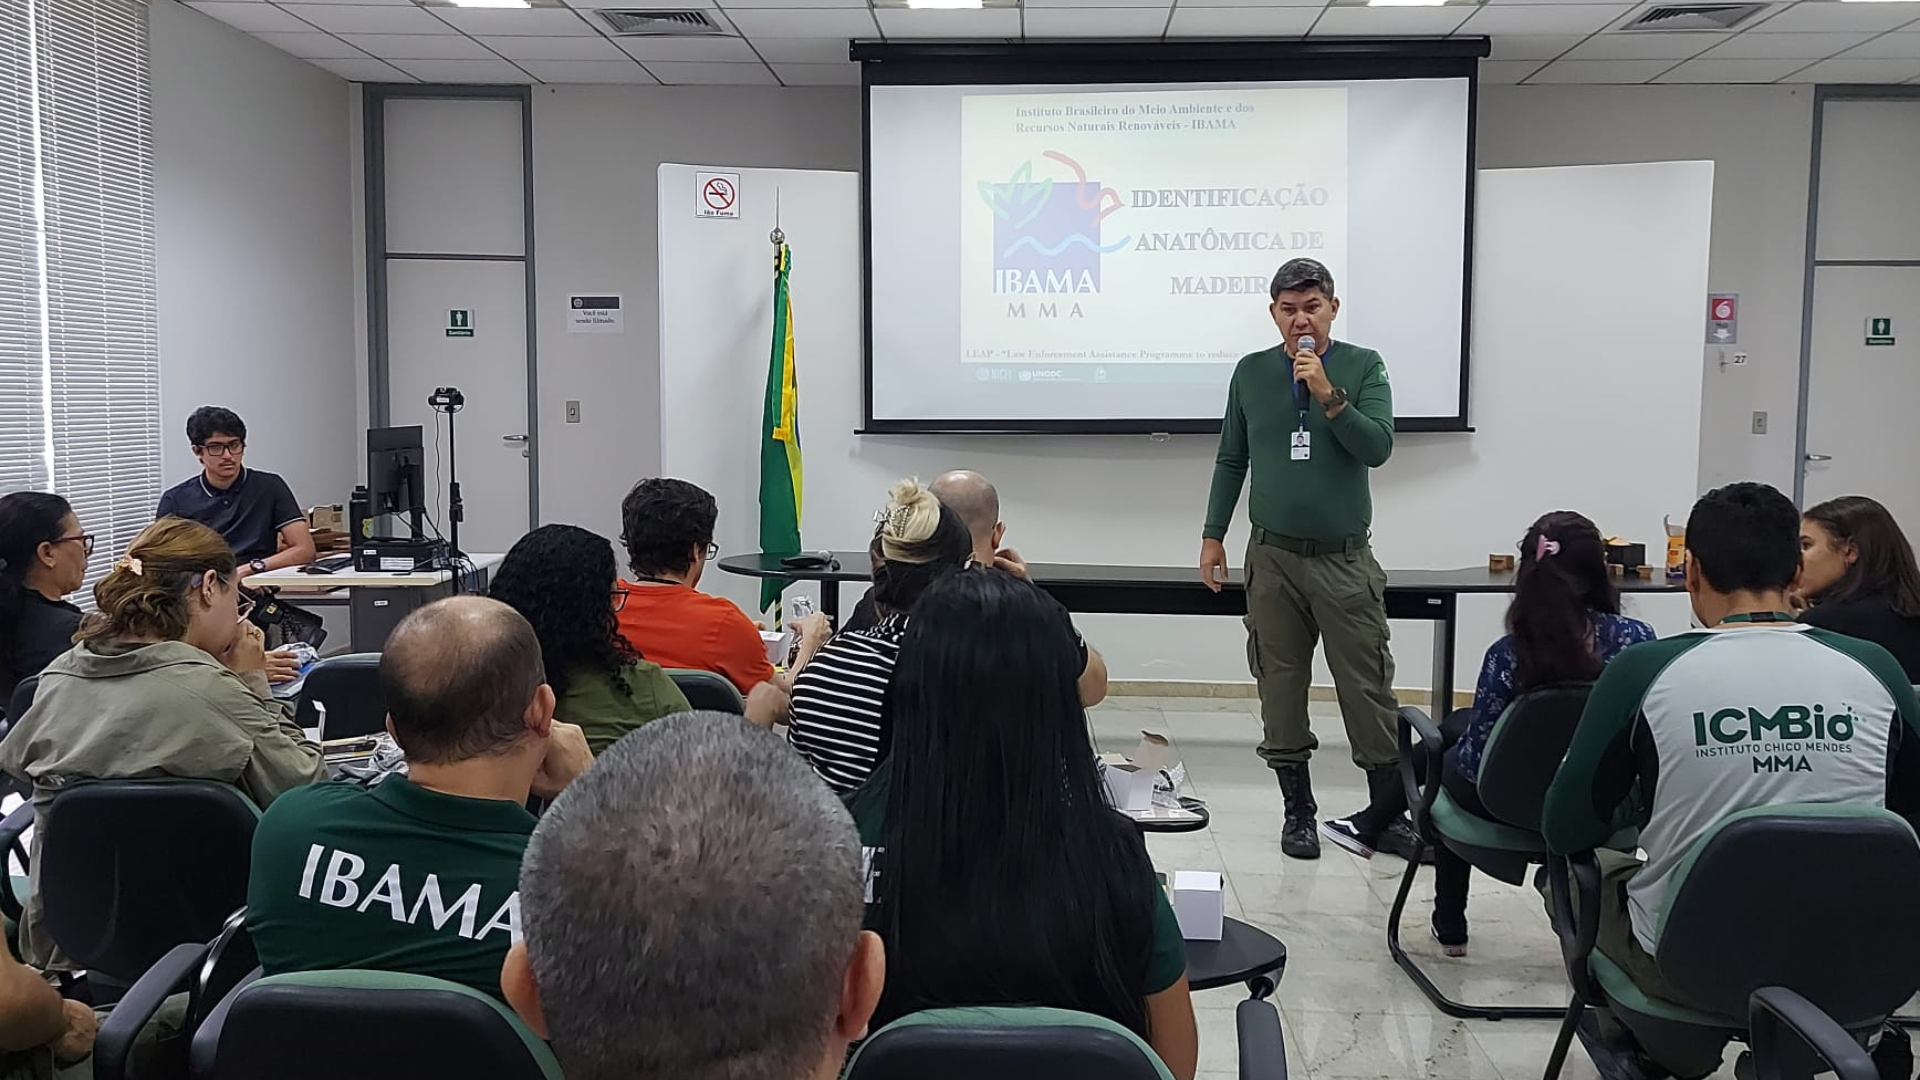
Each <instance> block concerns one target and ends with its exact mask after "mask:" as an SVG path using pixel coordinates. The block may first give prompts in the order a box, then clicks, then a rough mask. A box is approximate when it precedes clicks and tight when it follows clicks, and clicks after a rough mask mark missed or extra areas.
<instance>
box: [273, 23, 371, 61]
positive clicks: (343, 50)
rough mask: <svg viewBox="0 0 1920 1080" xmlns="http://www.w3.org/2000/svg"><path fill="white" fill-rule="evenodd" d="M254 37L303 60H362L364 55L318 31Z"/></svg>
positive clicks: (331, 36)
mask: <svg viewBox="0 0 1920 1080" xmlns="http://www.w3.org/2000/svg"><path fill="white" fill-rule="evenodd" d="M253 36H254V37H257V38H259V39H260V40H261V41H264V42H266V43H267V44H269V45H271V46H273V47H274V48H276V49H279V50H280V51H281V52H283V53H287V54H288V55H290V56H298V57H300V58H301V59H303V60H364V59H366V55H367V54H366V53H363V52H361V51H360V50H359V49H356V48H354V47H353V46H351V45H349V44H347V43H346V42H344V41H341V40H340V39H339V38H337V37H334V36H333V35H332V34H323V33H321V32H319V31H318V30H315V31H312V32H310V33H304V34H273V33H266V34H255V35H253Z"/></svg>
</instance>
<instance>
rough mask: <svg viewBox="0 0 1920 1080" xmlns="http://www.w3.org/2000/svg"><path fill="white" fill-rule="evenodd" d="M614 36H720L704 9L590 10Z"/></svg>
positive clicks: (724, 32) (722, 31)
mask: <svg viewBox="0 0 1920 1080" xmlns="http://www.w3.org/2000/svg"><path fill="white" fill-rule="evenodd" d="M594 14H595V15H598V16H600V21H601V22H604V23H606V24H607V30H608V31H609V32H610V33H612V34H613V36H614V37H724V36H726V35H727V31H726V30H724V29H722V28H721V26H720V24H719V23H716V22H714V21H713V20H712V19H711V18H708V16H707V13H706V12H704V11H672V10H641V9H627V8H607V9H601V10H598V11H595V12H594Z"/></svg>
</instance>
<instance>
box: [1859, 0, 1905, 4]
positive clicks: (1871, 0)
mask: <svg viewBox="0 0 1920 1080" xmlns="http://www.w3.org/2000/svg"><path fill="white" fill-rule="evenodd" d="M1843 2H1844V3H1849V4H1911V3H1913V2H1914V0H1843Z"/></svg>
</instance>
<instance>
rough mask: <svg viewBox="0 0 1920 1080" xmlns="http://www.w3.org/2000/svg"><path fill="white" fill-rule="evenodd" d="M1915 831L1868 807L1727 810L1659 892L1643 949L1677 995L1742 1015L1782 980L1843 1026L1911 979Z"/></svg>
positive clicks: (1913, 985)
mask: <svg viewBox="0 0 1920 1080" xmlns="http://www.w3.org/2000/svg"><path fill="white" fill-rule="evenodd" d="M1916 910H1920V841H1916V840H1915V838H1914V833H1913V829H1912V828H1911V827H1909V826H1908V825H1907V823H1906V822H1904V821H1902V820H1901V819H1900V818H1899V817H1898V816H1897V815H1894V814H1892V813H1889V812H1887V811H1885V810H1879V809H1876V808H1873V807H1856V806H1832V805H1829V806H1772V807H1761V808H1758V809H1753V810H1742V811H1740V812H1738V813H1735V814H1731V815H1729V816H1728V817H1727V819H1726V820H1725V821H1723V822H1721V823H1720V825H1719V826H1717V827H1716V828H1715V830H1714V831H1713V832H1711V833H1709V834H1707V836H1705V837H1704V838H1702V840H1701V841H1700V843H1699V844H1698V845H1697V846H1696V847H1695V848H1694V851H1693V853H1692V862H1691V864H1686V863H1683V864H1682V865H1681V867H1680V869H1679V870H1678V871H1676V874H1675V880H1674V881H1673V882H1672V884H1671V887H1670V891H1669V892H1668V894H1667V910H1666V914H1665V921H1664V923H1663V924H1662V926H1661V929H1660V948H1659V952H1658V955H1657V956H1656V959H1657V960H1658V962H1659V964H1660V972H1661V974H1662V975H1663V976H1665V978H1666V980H1667V982H1668V983H1669V984H1670V985H1671V986H1672V987H1673V989H1674V990H1675V992H1676V993H1677V994H1679V995H1681V996H1682V997H1683V998H1684V1002H1683V1003H1685V1004H1690V1005H1693V1006H1696V1007H1698V1008H1703V1009H1707V1010H1709V1011H1711V1012H1716V1013H1720V1014H1722V1015H1726V1016H1741V1017H1744V1016H1746V1015H1747V1006H1748V999H1749V998H1750V997H1751V996H1752V995H1753V992H1754V991H1755V990H1758V989H1760V988H1762V987H1766V986H1784V987H1787V988H1788V989H1791V990H1793V991H1794V992H1796V993H1798V994H1800V995H1802V996H1803V997H1805V998H1806V999H1807V1000H1809V1001H1811V1002H1813V1003H1814V1004H1815V1005H1816V1006H1818V1007H1819V1008H1820V1009H1822V1010H1824V1011H1825V1012H1826V1013H1827V1015H1829V1016H1831V1017H1833V1018H1834V1019H1835V1020H1836V1021H1838V1022H1839V1023H1840V1024H1841V1025H1842V1026H1844V1027H1849V1028H1851V1027H1854V1026H1857V1025H1858V1024H1860V1023H1861V1022H1863V1021H1867V1020H1875V1019H1878V1018H1880V1017H1883V1016H1886V1015H1888V1014H1889V1013H1891V1012H1893V1010H1894V1009H1896V1008H1898V1007H1899V1006H1900V1005H1901V1004H1902V1003H1903V1002H1905V1001H1906V1000H1907V998H1908V997H1910V996H1912V994H1913V992H1914V990H1915V989H1917V988H1920V920H1915V919H1914V917H1913V913H1914V912H1915V911H1916Z"/></svg>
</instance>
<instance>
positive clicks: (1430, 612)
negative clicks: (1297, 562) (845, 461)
mask: <svg viewBox="0 0 1920 1080" xmlns="http://www.w3.org/2000/svg"><path fill="white" fill-rule="evenodd" d="M832 555H833V558H834V563H833V565H831V566H828V567H816V568H811V569H796V568H794V567H790V566H786V565H784V564H782V563H781V561H780V560H781V556H778V555H768V554H766V553H764V552H755V553H753V554H750V555H733V556H729V557H727V558H724V559H721V560H720V569H721V570H724V571H726V572H727V573H730V574H740V575H744V576H746V577H754V578H786V579H788V580H791V581H817V582H819V583H820V608H821V610H822V611H823V612H825V613H826V614H827V615H828V616H830V617H831V618H833V620H834V622H835V624H836V625H837V624H838V623H839V621H840V620H839V617H840V586H841V585H843V584H845V583H847V582H865V581H868V580H870V579H871V576H872V575H871V573H870V569H871V566H872V561H871V558H870V557H869V556H868V554H867V553H866V552H864V551H836V552H832ZM1027 572H1028V574H1029V575H1030V576H1031V577H1032V578H1033V583H1034V584H1035V585H1038V586H1040V587H1041V588H1042V589H1045V590H1046V591H1047V592H1048V593H1050V594H1052V596H1053V597H1054V599H1056V600H1059V601H1060V603H1061V604H1063V605H1065V606H1066V609H1067V610H1068V611H1071V612H1074V613H1076V614H1087V615H1232V616H1236V617H1238V616H1244V615H1245V614H1246V613H1247V592H1246V576H1245V572H1244V571H1242V570H1238V569H1235V570H1232V571H1230V572H1229V573H1228V576H1227V581H1226V583H1225V584H1224V585H1222V586H1221V588H1220V591H1219V592H1217V593H1216V592H1214V591H1213V590H1211V589H1209V588H1207V587H1206V585H1205V584H1204V583H1202V582H1201V580H1200V570H1199V567H1198V566H1197V565H1196V566H1105V565H1099V564H1091V563H1040V562H1036V563H1028V564H1027ZM1514 580H1515V573H1514V572H1513V571H1511V570H1508V571H1498V570H1488V569H1485V568H1484V567H1465V568H1463V569H1459V570H1388V571H1387V589H1386V608H1387V618H1389V619H1400V620H1406V621H1409V622H1427V623H1432V624H1434V626H1433V681H1432V682H1431V683H1430V684H1429V685H1430V686H1432V687H1433V701H1434V703H1435V704H1434V713H1435V715H1436V716H1439V715H1444V714H1445V712H1446V711H1447V710H1448V709H1450V708H1452V702H1453V665H1454V651H1455V647H1456V645H1457V637H1458V633H1459V619H1460V603H1459V601H1460V597H1462V596H1467V595H1484V594H1499V593H1511V592H1513V588H1514ZM1615 580H1616V581H1617V582H1618V583H1619V586H1620V591H1621V592H1623V593H1628V594H1644V593H1672V592H1679V591H1681V585H1680V584H1679V582H1677V581H1674V582H1669V581H1668V580H1667V578H1666V576H1665V575H1664V574H1662V573H1660V572H1659V568H1655V574H1654V577H1653V578H1652V580H1643V579H1641V578H1638V577H1631V576H1627V577H1620V578H1616V579H1615Z"/></svg>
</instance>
